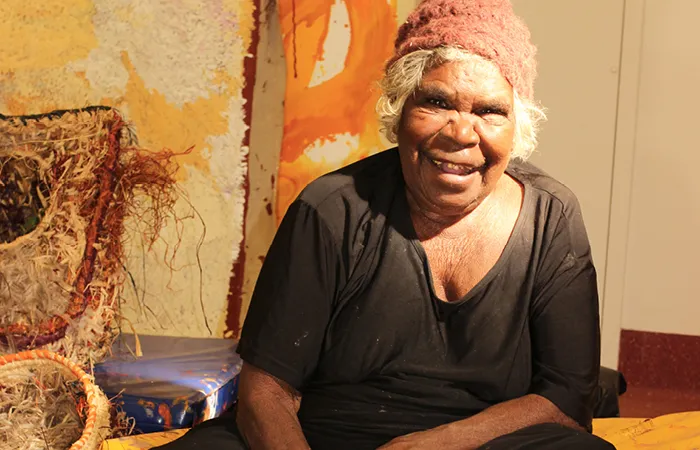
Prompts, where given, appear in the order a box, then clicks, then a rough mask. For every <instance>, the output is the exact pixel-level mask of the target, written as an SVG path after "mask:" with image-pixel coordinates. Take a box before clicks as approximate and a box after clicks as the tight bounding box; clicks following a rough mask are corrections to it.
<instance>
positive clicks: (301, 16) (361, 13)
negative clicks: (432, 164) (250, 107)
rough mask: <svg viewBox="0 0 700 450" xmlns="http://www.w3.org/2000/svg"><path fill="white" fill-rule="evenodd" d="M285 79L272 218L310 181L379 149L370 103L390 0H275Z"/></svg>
mask: <svg viewBox="0 0 700 450" xmlns="http://www.w3.org/2000/svg"><path fill="white" fill-rule="evenodd" d="M279 13H280V20H281V28H282V33H283V40H284V52H285V57H286V64H287V81H286V94H285V104H284V134H283V138H282V148H281V153H280V165H279V177H278V188H277V204H276V211H275V212H276V217H277V220H278V221H280V220H281V219H282V217H283V216H284V213H285V211H286V210H287V208H288V207H289V205H290V204H291V202H292V201H294V199H295V198H296V197H297V195H298V194H299V193H300V192H301V190H302V189H303V188H304V187H305V186H306V185H307V184H308V183H309V182H310V181H312V180H314V179H315V178H317V177H319V176H320V175H323V174H325V173H327V172H330V171H332V170H335V169H338V168H340V167H342V166H344V165H346V164H348V163H351V162H354V161H357V160H359V159H361V158H364V157H366V156H368V155H371V154H373V153H377V152H378V151H381V150H383V149H384V148H385V144H384V142H383V140H382V137H381V133H380V129H379V124H378V121H377V118H376V112H375V105H376V102H377V100H378V98H379V88H378V81H379V80H380V78H381V75H382V71H383V69H384V63H385V61H386V60H387V59H388V58H389V57H390V55H391V52H392V49H393V42H394V38H395V36H396V29H397V25H396V0H281V1H280V3H279Z"/></svg>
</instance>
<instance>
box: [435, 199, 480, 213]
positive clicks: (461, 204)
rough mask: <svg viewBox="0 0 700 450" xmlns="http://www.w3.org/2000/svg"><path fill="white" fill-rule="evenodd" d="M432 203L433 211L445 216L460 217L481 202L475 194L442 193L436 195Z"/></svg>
mask: <svg viewBox="0 0 700 450" xmlns="http://www.w3.org/2000/svg"><path fill="white" fill-rule="evenodd" d="M431 203H432V208H431V209H432V210H433V211H432V213H433V214H437V215H440V216H444V217H459V216H464V215H465V214H468V213H470V212H471V211H473V210H474V208H476V207H477V206H478V204H479V201H478V198H477V197H476V196H473V195H465V194H462V195H455V194H452V195H441V196H438V197H435V198H434V199H433V201H432V202H431Z"/></svg>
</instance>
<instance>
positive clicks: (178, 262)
mask: <svg viewBox="0 0 700 450" xmlns="http://www.w3.org/2000/svg"><path fill="white" fill-rule="evenodd" d="M253 12H254V0H178V1H170V0H47V1H43V2H25V1H23V0H5V1H3V2H0V17H2V18H3V20H2V21H0V34H2V36H3V39H2V40H0V114H4V115H6V116H17V115H27V114H39V113H46V112H49V111H53V110H62V109H74V108H82V107H85V106H87V105H94V104H99V105H107V106H111V107H116V108H117V109H118V110H119V111H120V112H121V113H122V114H123V116H124V118H125V120H126V121H128V123H129V124H130V126H131V127H132V128H133V130H134V131H135V134H136V135H137V136H138V138H139V142H138V144H139V146H141V147H145V148H149V149H154V150H160V149H163V148H166V149H172V150H173V151H174V152H175V153H178V154H179V156H177V157H176V158H175V161H176V162H177V164H178V169H177V172H176V174H175V176H176V178H177V180H178V182H179V186H180V187H181V188H182V190H183V191H184V192H186V193H187V194H188V197H183V200H181V201H180V202H179V203H178V204H177V205H176V209H177V210H178V213H179V215H180V216H181V217H182V216H189V217H190V220H188V221H186V223H183V222H181V221H178V222H175V221H173V222H169V223H167V224H166V227H165V229H164V231H163V235H162V236H163V239H162V240H161V241H159V242H157V243H155V245H154V246H153V247H152V248H151V249H150V250H151V251H150V252H149V248H148V247H149V243H148V242H144V241H142V240H141V239H140V237H139V236H138V234H137V233H135V234H134V235H133V236H132V238H131V239H128V245H127V246H126V247H125V249H124V257H125V260H126V262H127V264H126V267H127V269H128V270H129V281H130V283H129V288H128V289H125V291H124V295H125V297H126V298H125V303H124V305H123V312H124V314H125V316H126V317H127V318H128V319H130V321H131V323H133V325H134V327H135V328H136V329H137V330H138V331H140V332H151V333H167V334H177V335H187V336H204V335H209V334H210V332H209V329H211V332H212V334H214V335H219V336H221V335H224V334H225V332H226V330H227V327H226V323H225V322H226V314H227V308H228V302H227V297H228V291H229V285H230V278H231V270H232V267H233V263H234V262H235V261H236V260H237V259H238V256H239V249H240V246H241V241H242V237H243V236H242V229H243V211H244V207H245V189H244V183H245V178H246V173H247V170H246V158H247V151H248V150H247V148H246V147H245V146H244V145H243V142H244V136H245V133H246V130H247V126H246V120H245V113H244V107H245V100H244V96H243V89H244V86H245V78H244V63H245V59H246V58H247V57H248V53H249V47H250V43H251V36H252V30H253V26H254V20H253ZM19 43H22V44H21V45H20V44H19ZM189 148H192V149H193V150H192V151H191V152H189V153H184V150H186V149H189ZM15 170H18V171H21V170H26V168H25V169H23V168H21V167H17V168H15ZM187 198H189V201H187V200H186V199H187ZM47 213H48V212H47ZM16 214H19V215H26V219H27V221H28V222H27V226H31V222H32V221H36V220H37V219H38V218H37V217H36V215H35V214H34V212H33V210H32V209H31V207H30V208H28V209H26V210H23V211H19V212H16ZM126 228H127V230H131V229H132V228H134V227H132V226H130V224H126ZM0 238H2V239H4V240H10V239H12V238H13V237H12V236H9V235H8V236H0ZM174 243H178V244H179V245H178V248H177V253H176V256H175V258H174V259H173V250H174V247H173V245H174ZM166 261H168V263H166ZM132 280H133V282H131V281H132ZM205 319H206V320H205Z"/></svg>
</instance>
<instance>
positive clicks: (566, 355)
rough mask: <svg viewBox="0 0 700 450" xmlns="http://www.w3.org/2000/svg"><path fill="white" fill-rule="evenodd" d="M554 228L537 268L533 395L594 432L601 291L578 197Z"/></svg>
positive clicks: (531, 326)
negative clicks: (593, 416)
mask: <svg viewBox="0 0 700 450" xmlns="http://www.w3.org/2000/svg"><path fill="white" fill-rule="evenodd" d="M555 220H556V219H555ZM550 229H553V230H554V231H553V233H552V236H551V239H549V245H548V249H547V251H546V253H545V255H544V258H543V261H542V263H541V265H540V266H539V269H538V274H537V281H536V292H535V297H534V301H533V304H532V309H531V315H530V328H531V337H532V351H533V380H532V386H531V393H534V394H538V395H540V396H542V397H545V398H547V399H548V400H550V401H551V402H552V403H554V404H555V405H556V406H557V407H558V408H559V409H560V410H561V411H562V412H563V413H564V414H566V415H567V416H569V417H571V418H572V419H574V420H575V421H576V422H578V423H579V424H581V426H583V427H584V428H586V429H588V430H590V428H591V422H592V412H593V399H594V392H595V388H596V386H597V383H598V376H599V372H600V325H599V310H598V289H597V281H596V271H595V268H594V266H593V262H592V259H591V252H590V245H589V242H588V237H587V235H586V230H585V227H584V224H583V218H582V216H581V211H580V208H579V206H578V202H576V201H575V199H574V200H573V201H572V204H571V205H568V206H565V207H564V210H563V212H562V213H561V215H560V217H558V223H557V224H556V226H554V227H553V228H550Z"/></svg>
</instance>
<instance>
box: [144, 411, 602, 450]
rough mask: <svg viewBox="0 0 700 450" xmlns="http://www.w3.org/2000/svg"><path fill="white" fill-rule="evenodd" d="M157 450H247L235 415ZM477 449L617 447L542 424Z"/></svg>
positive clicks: (597, 449)
mask: <svg viewBox="0 0 700 450" xmlns="http://www.w3.org/2000/svg"><path fill="white" fill-rule="evenodd" d="M157 448H158V449H162V450H190V449H208V450H209V449H211V450H219V449H221V450H248V447H247V446H246V445H245V443H244V441H243V437H242V436H241V434H240V432H239V431H238V428H237V427H236V420H235V416H234V414H233V413H232V412H229V413H226V414H224V415H222V416H221V417H219V418H217V419H212V420H208V421H206V422H204V423H202V424H201V425H198V426H196V427H194V428H193V429H192V430H190V431H189V432H188V433H187V434H185V435H184V436H182V437H181V438H180V439H178V440H176V441H173V442H171V443H169V444H166V445H164V446H161V447H157ZM334 450H338V449H334ZM426 450H432V449H426ZM478 450H615V446H613V445H612V444H610V443H609V442H607V441H604V440H603V439H601V438H599V437H596V436H593V435H591V434H589V433H584V432H582V431H576V430H573V429H571V428H566V427H563V426H561V425H556V424H542V425H535V426H532V427H529V428H524V429H522V430H520V431H516V432H515V433H512V434H507V435H505V436H501V437H499V438H497V439H494V440H493V441H491V442H488V443H486V444H484V445H483V446H481V447H480V448H479V449H478Z"/></svg>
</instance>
